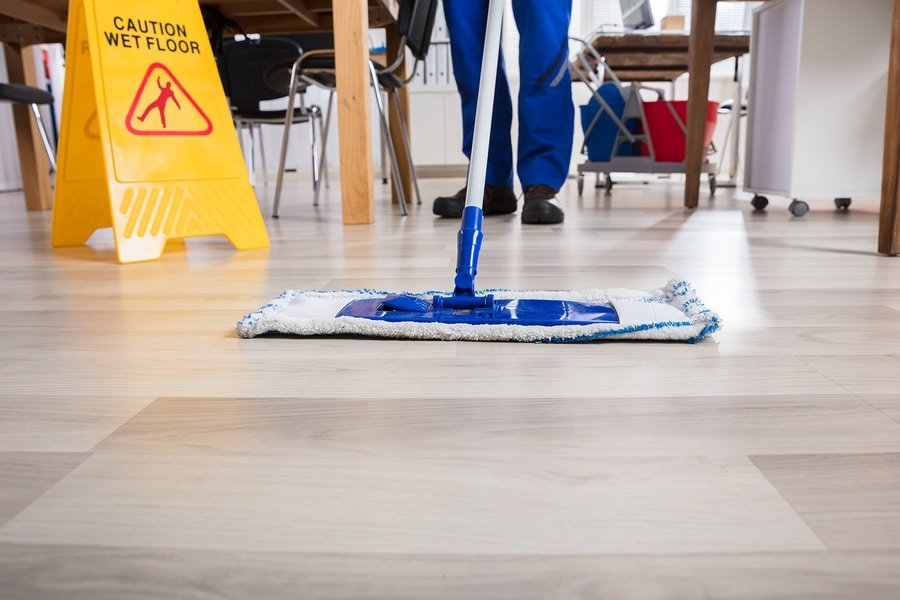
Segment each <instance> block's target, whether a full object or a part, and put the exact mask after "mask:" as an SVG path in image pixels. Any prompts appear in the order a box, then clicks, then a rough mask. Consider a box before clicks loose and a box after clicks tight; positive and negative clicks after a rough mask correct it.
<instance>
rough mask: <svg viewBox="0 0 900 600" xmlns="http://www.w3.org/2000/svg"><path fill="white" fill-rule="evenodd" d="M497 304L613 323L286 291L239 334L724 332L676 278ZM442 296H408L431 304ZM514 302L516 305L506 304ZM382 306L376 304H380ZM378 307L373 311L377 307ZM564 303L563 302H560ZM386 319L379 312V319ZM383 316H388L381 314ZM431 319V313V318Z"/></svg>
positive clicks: (549, 338)
mask: <svg viewBox="0 0 900 600" xmlns="http://www.w3.org/2000/svg"><path fill="white" fill-rule="evenodd" d="M485 293H489V294H492V295H493V297H494V298H495V299H496V300H497V302H498V304H508V305H509V306H512V305H513V304H514V302H513V301H518V302H525V301H527V300H552V301H564V304H567V305H568V303H583V304H585V305H590V306H591V307H599V308H608V307H611V308H612V309H613V310H610V311H609V313H610V314H613V315H614V318H613V319H612V321H613V322H596V323H593V322H592V323H589V324H568V323H566V322H565V319H563V320H562V322H561V324H556V325H533V324H520V323H514V324H510V323H503V322H491V320H490V319H488V320H486V321H485V322H483V323H478V324H472V323H464V322H455V323H453V322H451V323H448V322H440V321H437V320H433V321H430V322H429V321H424V320H417V317H418V315H420V314H422V313H403V314H407V315H410V320H404V319H403V318H402V315H401V317H400V318H398V319H396V320H379V318H377V317H374V316H370V317H358V316H338V313H339V312H341V311H342V310H344V309H345V308H346V307H347V306H348V305H349V304H351V303H357V304H365V303H364V302H360V301H365V300H376V299H379V298H382V299H383V298H385V297H386V296H391V295H392V293H390V292H380V291H375V290H343V291H325V290H318V291H314V290H287V291H285V292H283V293H282V294H281V295H280V296H278V297H277V298H275V299H274V300H272V301H271V302H270V303H268V304H266V305H265V306H263V307H262V308H260V309H259V310H256V311H254V312H252V313H250V314H249V315H247V316H246V317H244V318H243V319H241V320H240V321H239V322H238V324H237V333H238V335H240V336H241V337H244V338H252V337H256V336H258V335H263V334H267V333H278V334H284V335H295V336H325V335H329V336H331V335H351V336H365V337H383V338H406V339H417V340H449V341H459V340H470V341H479V342H490V341H494V342H553V343H572V342H590V341H595V340H611V339H617V340H658V341H678V342H690V343H694V342H699V341H701V340H702V339H704V338H705V337H707V336H708V335H710V334H712V333H713V332H715V331H717V330H718V329H719V327H720V326H721V320H720V319H719V316H718V315H717V314H716V313H714V312H712V311H711V310H709V309H708V308H706V306H705V305H704V304H703V302H701V301H700V299H699V298H698V297H697V294H696V293H695V292H694V290H693V289H692V288H691V286H690V284H689V283H688V282H686V281H684V280H677V279H673V280H672V281H670V282H669V283H668V285H666V286H665V287H663V288H661V289H659V290H655V291H639V290H627V289H607V290H600V289H594V290H581V291H565V292H541V291H513V290H485ZM435 295H438V296H445V295H446V296H449V294H443V293H441V292H422V293H408V294H404V296H403V297H404V298H408V297H410V296H413V297H415V298H418V299H420V301H422V302H423V304H424V303H430V302H431V300H432V299H433V297H434V296H435ZM504 301H510V302H504ZM375 304H377V303H375ZM375 304H373V305H375ZM557 304H558V303H557ZM374 314H379V313H374ZM380 314H383V313H380ZM425 314H427V315H430V314H431V313H425Z"/></svg>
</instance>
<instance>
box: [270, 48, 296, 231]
mask: <svg viewBox="0 0 900 600" xmlns="http://www.w3.org/2000/svg"><path fill="white" fill-rule="evenodd" d="M288 89H289V90H290V92H291V93H290V96H289V97H288V106H287V111H285V113H284V130H283V131H282V133H281V154H280V156H279V159H278V175H277V177H276V179H275V201H274V202H273V204H272V218H273V219H277V218H278V206H279V205H280V204H281V188H282V186H283V185H284V163H285V161H286V160H287V148H288V139H289V138H290V136H291V124H292V123H293V122H294V103H295V102H296V100H297V94H296V90H297V63H294V66H293V68H292V69H291V82H290V87H289V88H288Z"/></svg>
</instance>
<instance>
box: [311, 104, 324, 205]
mask: <svg viewBox="0 0 900 600" xmlns="http://www.w3.org/2000/svg"><path fill="white" fill-rule="evenodd" d="M321 118H322V114H321V111H320V110H319V107H318V106H311V107H310V108H309V139H310V146H311V152H310V155H311V156H310V158H311V159H312V176H313V206H318V205H319V185H320V180H321V177H322V174H321V173H320V172H319V132H318V131H316V126H317V124H318V123H317V122H318V121H319V119H321Z"/></svg>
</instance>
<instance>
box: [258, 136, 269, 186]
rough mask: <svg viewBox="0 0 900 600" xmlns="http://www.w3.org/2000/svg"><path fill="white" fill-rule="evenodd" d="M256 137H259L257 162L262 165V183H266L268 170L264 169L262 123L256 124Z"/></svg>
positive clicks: (264, 146)
mask: <svg viewBox="0 0 900 600" xmlns="http://www.w3.org/2000/svg"><path fill="white" fill-rule="evenodd" d="M256 135H257V136H258V137H259V162H260V163H262V175H263V183H267V182H268V180H269V169H268V167H266V144H265V143H264V142H263V134H262V123H257V124H256Z"/></svg>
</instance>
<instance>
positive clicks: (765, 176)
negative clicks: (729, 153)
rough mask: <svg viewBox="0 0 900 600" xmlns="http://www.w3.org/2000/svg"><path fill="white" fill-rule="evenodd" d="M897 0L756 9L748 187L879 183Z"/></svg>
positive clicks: (776, 189)
mask: <svg viewBox="0 0 900 600" xmlns="http://www.w3.org/2000/svg"><path fill="white" fill-rule="evenodd" d="M892 9H893V2H892V0H854V1H852V2H848V1H847V0H771V1H769V2H766V3H765V4H763V5H762V6H760V7H759V8H757V9H756V10H755V11H754V13H753V37H752V42H751V56H752V65H751V74H750V92H749V105H750V114H749V119H748V123H747V149H746V166H745V178H744V187H745V188H746V189H748V190H750V191H753V192H756V193H760V194H764V193H770V194H775V195H781V196H789V197H798V198H801V199H802V198H803V197H812V198H815V197H835V198H837V197H852V196H871V195H877V194H878V193H879V191H880V188H881V161H882V150H883V141H884V118H885V95H886V91H887V68H888V50H889V47H890V38H891V14H892Z"/></svg>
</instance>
